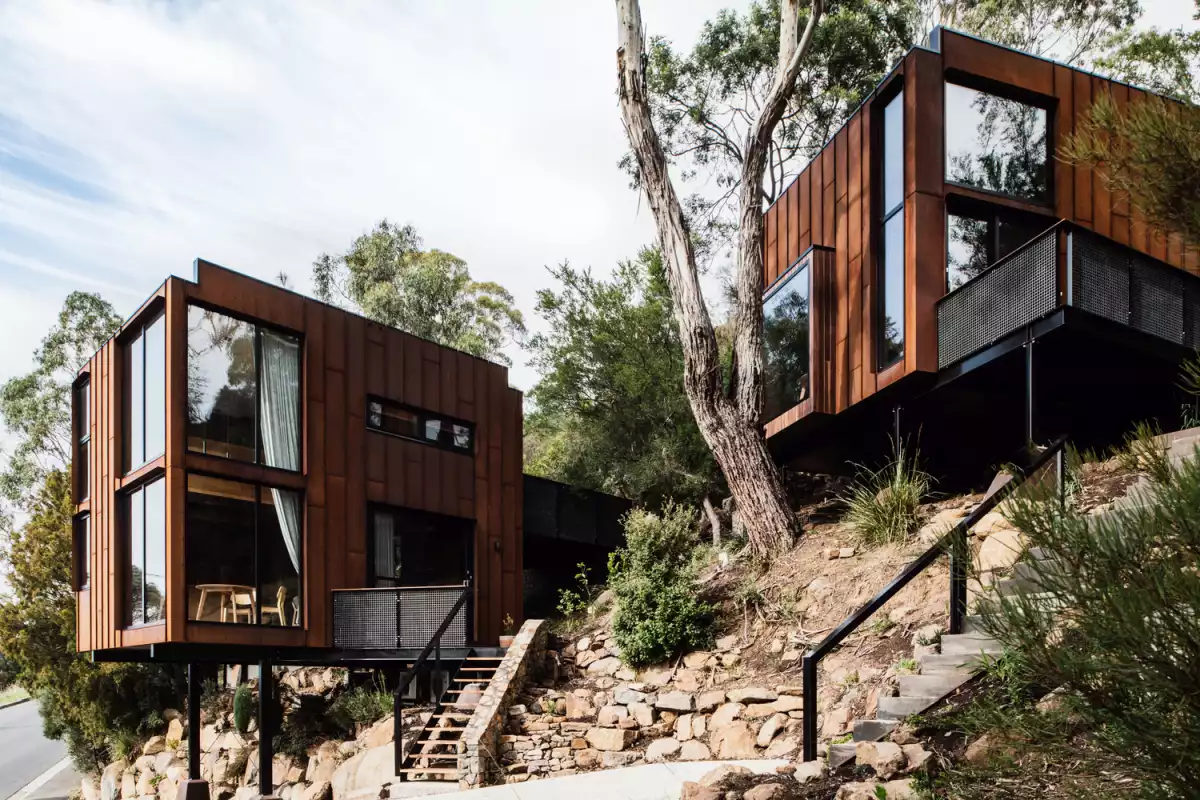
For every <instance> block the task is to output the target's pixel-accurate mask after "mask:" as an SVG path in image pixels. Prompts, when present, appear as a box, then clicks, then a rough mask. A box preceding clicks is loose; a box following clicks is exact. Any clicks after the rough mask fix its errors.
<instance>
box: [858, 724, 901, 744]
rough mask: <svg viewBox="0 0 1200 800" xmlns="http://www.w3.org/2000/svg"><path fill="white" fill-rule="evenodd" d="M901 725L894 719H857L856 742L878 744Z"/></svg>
mask: <svg viewBox="0 0 1200 800" xmlns="http://www.w3.org/2000/svg"><path fill="white" fill-rule="evenodd" d="M899 724H900V723H899V722H897V721H896V720H892V719H856V720H854V741H856V742H878V741H879V740H880V739H882V738H883V737H885V736H887V735H888V734H889V733H891V732H892V731H893V730H894V729H895V728H896V726H897V725H899Z"/></svg>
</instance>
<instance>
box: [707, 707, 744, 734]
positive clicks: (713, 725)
mask: <svg viewBox="0 0 1200 800" xmlns="http://www.w3.org/2000/svg"><path fill="white" fill-rule="evenodd" d="M745 709H746V707H745V706H744V705H742V704H741V703H725V704H724V705H723V706H721V707H720V708H718V709H717V710H716V711H714V712H713V715H712V716H711V717H710V718H709V720H708V729H709V730H710V731H716V730H718V729H720V728H724V727H725V726H727V725H729V723H731V722H733V721H734V720H735V719H737V718H738V717H740V716H741V715H742V712H743V711H744V710H745Z"/></svg>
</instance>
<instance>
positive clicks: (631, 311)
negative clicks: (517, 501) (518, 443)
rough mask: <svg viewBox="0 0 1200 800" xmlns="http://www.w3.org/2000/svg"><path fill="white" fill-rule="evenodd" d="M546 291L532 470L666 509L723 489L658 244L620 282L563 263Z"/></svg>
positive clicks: (626, 268) (528, 442) (530, 426)
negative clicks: (688, 376) (689, 392)
mask: <svg viewBox="0 0 1200 800" xmlns="http://www.w3.org/2000/svg"><path fill="white" fill-rule="evenodd" d="M550 273H551V275H553V276H554V278H555V279H556V280H557V281H558V283H559V286H560V288H559V289H558V290H557V291H555V290H553V289H544V290H542V291H539V292H538V314H539V315H540V316H541V317H542V319H543V320H544V321H545V323H546V325H545V330H544V331H542V332H539V333H537V334H535V335H534V336H532V337H531V338H530V341H529V347H530V350H531V351H532V353H533V359H532V361H531V362H530V363H531V365H532V366H534V367H536V368H537V370H538V372H539V374H540V375H541V378H540V379H539V381H538V383H537V384H536V385H535V386H534V387H533V390H532V391H531V392H530V393H529V397H530V399H531V400H533V402H534V404H535V408H534V410H533V411H532V412H531V413H530V414H529V415H528V416H527V418H526V421H525V434H526V435H525V453H526V457H525V469H526V471H527V472H529V473H531V474H534V475H542V476H544V477H547V478H552V479H555V480H559V481H563V482H564V483H569V484H572V485H574V486H582V487H585V488H588V489H595V490H598V491H604V492H609V493H611V494H616V495H620V496H622V497H628V498H630V499H632V500H634V501H636V502H639V503H643V504H645V505H649V506H650V507H654V508H657V507H659V506H660V505H661V504H662V503H663V502H665V501H666V500H667V499H675V500H677V501H680V502H689V503H696V504H698V503H699V502H700V501H701V500H702V498H703V497H704V496H705V495H706V494H707V493H710V492H720V491H721V477H720V472H719V471H718V469H717V466H716V462H715V461H714V460H713V457H712V453H711V452H710V451H709V449H708V446H707V444H706V443H705V442H704V439H703V437H701V435H700V429H699V428H698V427H697V426H696V421H695V419H694V418H693V416H692V410H691V406H690V405H689V404H688V400H687V397H686V395H685V394H684V390H683V350H682V348H681V346H680V343H679V332H678V327H677V326H676V324H675V320H674V318H673V317H672V312H671V296H670V291H669V290H668V288H667V283H666V278H665V276H664V267H663V263H662V257H661V255H660V254H659V252H658V251H657V250H650V249H646V250H643V251H642V252H641V253H640V254H639V256H638V259H637V260H636V261H626V262H623V263H621V264H619V265H618V267H617V270H616V272H615V273H614V274H613V276H612V277H611V278H609V279H608V280H601V279H597V278H595V277H593V276H592V274H591V272H590V271H588V270H577V269H573V268H572V267H570V266H569V265H566V264H564V265H562V266H560V267H556V268H553V269H551V270H550Z"/></svg>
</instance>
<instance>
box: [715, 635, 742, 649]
mask: <svg viewBox="0 0 1200 800" xmlns="http://www.w3.org/2000/svg"><path fill="white" fill-rule="evenodd" d="M737 646H738V637H737V634H733V633H731V634H729V635H728V636H722V637H721V638H720V639H717V651H718V652H725V651H726V650H732V649H733V648H735V647H737Z"/></svg>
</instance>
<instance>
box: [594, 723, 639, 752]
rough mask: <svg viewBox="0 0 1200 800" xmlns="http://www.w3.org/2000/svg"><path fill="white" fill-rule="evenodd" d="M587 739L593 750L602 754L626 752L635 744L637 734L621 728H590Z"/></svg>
mask: <svg viewBox="0 0 1200 800" xmlns="http://www.w3.org/2000/svg"><path fill="white" fill-rule="evenodd" d="M585 738H586V739H587V741H588V744H590V745H591V746H592V747H593V748H595V749H596V750H600V751H602V752H615V751H618V750H624V749H625V748H626V747H628V746H629V745H631V744H633V741H634V739H636V738H637V734H636V733H634V732H633V731H631V730H622V729H621V728H590V729H589V730H588V732H587V734H586V735H585Z"/></svg>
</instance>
